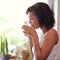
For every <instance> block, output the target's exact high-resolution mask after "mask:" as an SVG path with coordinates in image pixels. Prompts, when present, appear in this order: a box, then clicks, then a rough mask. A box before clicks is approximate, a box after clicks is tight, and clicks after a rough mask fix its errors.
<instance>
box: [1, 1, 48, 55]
mask: <svg viewBox="0 0 60 60" xmlns="http://www.w3.org/2000/svg"><path fill="white" fill-rule="evenodd" d="M36 2H45V3H48V1H47V0H0V37H1V36H2V37H3V38H4V37H6V38H7V40H8V45H9V50H10V51H9V53H10V54H13V55H14V54H16V53H17V52H15V50H14V49H17V46H18V48H21V47H19V46H22V45H23V44H24V43H27V42H28V38H27V37H26V36H24V34H23V33H22V30H21V27H22V25H23V24H24V22H25V21H27V20H28V17H27V15H26V9H27V8H28V7H29V6H31V5H32V4H34V3H36ZM0 41H1V38H0ZM0 45H1V43H0ZM27 45H28V44H27ZM24 48H25V49H26V46H24ZM21 49H23V48H21ZM21 49H20V50H19V49H18V50H19V51H21ZM11 51H14V52H13V53H12V52H11ZM0 53H1V48H0Z"/></svg>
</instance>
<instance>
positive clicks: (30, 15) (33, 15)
mask: <svg viewBox="0 0 60 60" xmlns="http://www.w3.org/2000/svg"><path fill="white" fill-rule="evenodd" d="M28 16H29V17H35V18H36V17H37V16H36V15H35V14H34V13H33V12H29V13H28Z"/></svg>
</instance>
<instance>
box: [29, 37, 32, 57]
mask: <svg viewBox="0 0 60 60" xmlns="http://www.w3.org/2000/svg"><path fill="white" fill-rule="evenodd" d="M29 40H30V52H31V56H32V57H33V53H32V46H33V41H32V38H31V37H29Z"/></svg>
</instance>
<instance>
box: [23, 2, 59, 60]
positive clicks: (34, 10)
mask: <svg viewBox="0 0 60 60" xmlns="http://www.w3.org/2000/svg"><path fill="white" fill-rule="evenodd" d="M26 13H27V14H28V16H29V23H30V24H31V27H29V26H25V25H24V26H23V27H22V29H24V33H25V34H27V35H28V37H29V39H30V40H29V41H30V47H31V54H32V58H33V60H55V54H56V51H55V52H54V54H52V50H53V49H56V48H55V46H56V45H57V43H58V33H57V31H56V30H55V29H53V27H54V23H55V19H54V14H53V11H52V10H51V9H50V7H49V6H48V5H47V4H46V3H43V2H38V3H36V4H34V5H32V6H31V7H29V8H28V9H27V12H26ZM37 28H41V30H42V31H43V36H42V37H41V38H38V35H37V32H36V30H35V29H37ZM51 56H52V57H51Z"/></svg>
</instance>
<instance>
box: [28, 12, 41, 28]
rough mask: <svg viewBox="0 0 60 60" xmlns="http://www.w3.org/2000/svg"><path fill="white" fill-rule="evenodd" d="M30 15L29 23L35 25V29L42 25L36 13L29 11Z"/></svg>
mask: <svg viewBox="0 0 60 60" xmlns="http://www.w3.org/2000/svg"><path fill="white" fill-rule="evenodd" d="M28 16H29V23H30V24H31V26H32V27H34V28H35V29H37V28H39V27H40V24H39V21H38V18H37V16H36V15H34V14H33V13H32V12H28Z"/></svg>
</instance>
